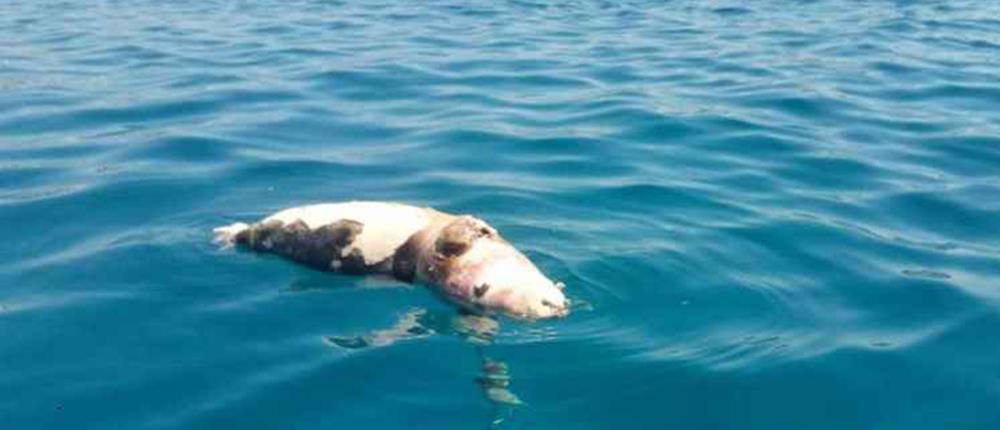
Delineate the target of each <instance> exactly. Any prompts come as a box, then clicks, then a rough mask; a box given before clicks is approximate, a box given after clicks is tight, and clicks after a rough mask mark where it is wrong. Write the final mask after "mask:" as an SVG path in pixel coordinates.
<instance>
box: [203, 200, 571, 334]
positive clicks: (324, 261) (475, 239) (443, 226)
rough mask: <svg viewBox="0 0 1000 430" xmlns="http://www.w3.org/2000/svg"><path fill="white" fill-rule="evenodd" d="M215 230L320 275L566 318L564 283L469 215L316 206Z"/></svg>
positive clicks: (229, 242)
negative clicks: (370, 278) (392, 281)
mask: <svg viewBox="0 0 1000 430" xmlns="http://www.w3.org/2000/svg"><path fill="white" fill-rule="evenodd" d="M214 233H215V235H216V236H215V241H216V242H217V243H219V244H221V245H223V246H224V247H232V246H241V247H245V248H248V249H251V250H253V251H257V252H263V253H272V254H277V255H280V256H282V257H285V258H288V259H290V260H292V261H295V262H298V263H301V264H304V265H307V266H309V267H312V268H315V269H319V270H325V271H333V272H340V273H346V274H351V275H364V274H381V275H389V276H392V277H394V278H396V279H398V280H400V281H404V282H415V283H420V284H424V285H428V286H430V287H432V288H433V289H435V290H436V291H438V292H440V293H441V294H442V295H443V296H444V297H446V298H447V299H449V300H450V301H452V302H454V303H456V304H457V305H459V306H460V307H462V308H465V309H467V310H471V311H474V312H477V313H483V314H492V313H497V312H502V313H504V314H507V315H509V316H512V317H515V318H521V319H541V318H552V317H564V316H566V315H568V314H569V300H567V299H566V296H565V295H564V294H563V292H562V289H563V285H562V284H561V283H556V282H553V281H552V280H550V279H549V278H548V277H546V276H545V275H544V274H542V272H541V271H540V270H538V268H537V267H536V266H535V265H534V264H533V263H532V262H531V261H530V260H529V259H528V258H527V257H526V256H524V254H522V253H521V252H520V251H518V250H517V249H516V248H514V246H513V245H511V244H510V243H509V242H507V241H506V240H505V239H504V238H503V237H502V236H501V235H500V233H499V232H497V230H496V229H494V228H493V227H491V226H490V225H489V224H487V223H486V222H485V221H483V220H481V219H479V218H476V217H473V216H470V215H453V214H448V213H444V212H440V211H437V210H435V209H432V208H421V207H416V206H409V205H404V204H399V203H388V202H345V203H323V204H315V205H308V206H301V207H295V208H290V209H286V210H283V211H280V212H277V213H275V214H273V215H270V216H268V217H266V218H264V219H263V220H260V221H259V222H256V223H254V224H246V223H235V224H231V225H227V226H222V227H218V228H216V229H215V230H214Z"/></svg>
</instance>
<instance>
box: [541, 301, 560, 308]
mask: <svg viewBox="0 0 1000 430" xmlns="http://www.w3.org/2000/svg"><path fill="white" fill-rule="evenodd" d="M542 306H547V307H550V308H554V307H557V306H556V305H555V304H554V303H552V302H550V301H548V300H545V299H542Z"/></svg>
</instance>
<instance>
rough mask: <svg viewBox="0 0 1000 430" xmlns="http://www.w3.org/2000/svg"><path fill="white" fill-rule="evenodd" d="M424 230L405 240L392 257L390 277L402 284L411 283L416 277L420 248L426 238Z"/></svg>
mask: <svg viewBox="0 0 1000 430" xmlns="http://www.w3.org/2000/svg"><path fill="white" fill-rule="evenodd" d="M426 235H427V233H426V230H420V231H418V232H416V233H414V234H413V235H411V236H410V238H409V239H406V242H404V243H403V244H402V245H401V246H400V247H399V248H396V252H394V253H393V255H392V257H391V258H392V276H393V277H394V278H396V279H399V280H400V281H403V282H413V281H414V280H415V279H416V277H417V263H418V262H419V260H420V248H421V245H422V243H423V241H424V238H425V237H426Z"/></svg>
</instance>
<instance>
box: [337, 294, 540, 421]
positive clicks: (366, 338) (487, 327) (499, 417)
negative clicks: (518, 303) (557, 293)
mask: <svg viewBox="0 0 1000 430" xmlns="http://www.w3.org/2000/svg"><path fill="white" fill-rule="evenodd" d="M499 331H500V323H499V322H497V320H495V319H493V318H490V317H487V316H482V315H475V314H468V313H459V314H458V315H455V314H451V313H449V314H448V315H443V314H437V313H430V312H428V311H427V310H426V309H421V308H417V309H411V310H409V311H407V312H406V313H404V314H403V315H402V316H401V317H400V318H399V321H397V322H396V324H394V325H393V326H392V327H391V328H388V329H385V330H376V331H373V332H371V333H368V334H365V335H361V336H328V337H326V340H327V341H328V342H329V343H331V344H333V345H336V346H339V347H341V348H347V349H362V348H369V347H381V346H389V345H392V344H393V343H395V342H397V341H401V340H406V339H415V338H421V337H427V336H430V335H433V334H443V335H454V336H458V337H459V338H461V339H463V340H465V341H466V342H469V343H471V344H473V345H474V346H475V348H476V353H477V355H478V356H479V361H480V363H481V365H482V367H481V369H482V373H481V374H480V375H479V376H478V377H477V378H476V382H478V383H479V386H480V387H482V389H483V394H484V395H485V396H486V399H487V400H489V401H490V402H491V403H492V404H493V406H494V407H493V414H492V415H493V416H492V419H491V421H490V428H499V426H500V425H501V424H502V423H503V422H504V421H505V420H506V418H505V417H504V415H509V411H510V409H509V408H505V406H518V405H521V404H523V402H522V401H521V399H520V398H518V397H517V395H516V394H514V393H513V392H512V391H511V390H510V382H511V376H510V369H509V367H508V366H507V363H505V362H503V361H500V360H496V359H494V358H491V357H489V356H488V355H486V351H485V348H486V347H487V346H489V345H490V344H492V343H493V339H494V338H495V337H496V335H497V333H498V332H499Z"/></svg>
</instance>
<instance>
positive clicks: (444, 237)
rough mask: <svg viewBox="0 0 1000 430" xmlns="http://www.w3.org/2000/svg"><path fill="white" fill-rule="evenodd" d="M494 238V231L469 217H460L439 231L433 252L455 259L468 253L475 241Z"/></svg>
mask: <svg viewBox="0 0 1000 430" xmlns="http://www.w3.org/2000/svg"><path fill="white" fill-rule="evenodd" d="M495 236H496V231H495V230H493V229H492V228H491V227H490V226H488V225H486V223H484V222H482V221H479V220H477V219H475V218H473V217H470V216H462V217H459V218H458V219H456V220H455V221H452V222H451V223H450V224H448V225H447V226H446V227H445V228H444V230H442V231H441V235H439V236H438V239H437V242H435V243H434V250H435V251H437V252H438V253H439V254H441V255H443V256H444V257H456V256H459V255H462V254H464V253H465V251H468V250H469V248H470V247H472V243H473V242H475V241H476V239H479V238H481V237H495Z"/></svg>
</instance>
